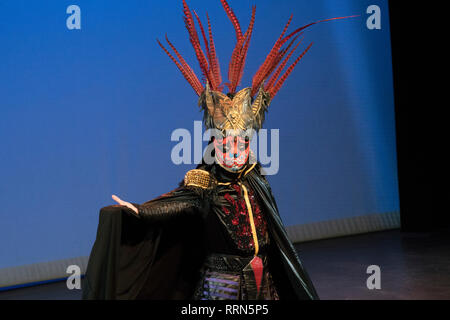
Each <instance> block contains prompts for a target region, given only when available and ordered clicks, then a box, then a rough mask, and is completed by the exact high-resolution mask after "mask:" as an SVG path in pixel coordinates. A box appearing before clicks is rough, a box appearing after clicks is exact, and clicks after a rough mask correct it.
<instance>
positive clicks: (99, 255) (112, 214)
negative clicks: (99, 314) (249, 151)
mask: <svg viewBox="0 0 450 320" xmlns="http://www.w3.org/2000/svg"><path fill="white" fill-rule="evenodd" d="M216 167H217V165H210V166H208V165H200V166H199V168H200V169H203V170H207V171H209V172H210V174H212V175H214V174H215V168H216ZM259 169H260V166H259V165H257V166H256V167H255V168H254V169H253V170H251V171H250V172H249V173H248V174H246V175H245V177H242V178H241V179H245V180H246V181H247V183H248V184H249V185H250V187H251V188H252V189H253V191H254V192H255V194H256V195H257V196H258V198H259V200H260V205H261V207H262V209H263V210H264V212H265V213H266V214H265V216H266V219H267V226H268V231H269V236H270V239H271V241H270V245H269V249H268V252H267V254H268V258H269V260H270V261H277V262H278V263H274V264H273V265H272V266H271V270H270V272H271V274H272V277H273V279H274V281H275V285H276V287H277V291H278V294H279V296H280V299H283V300H286V299H287V300H299V299H301V300H304V299H318V295H317V293H316V290H315V288H314V286H313V284H312V282H311V280H310V278H309V276H308V274H307V273H306V271H305V269H304V268H303V266H302V264H301V262H300V259H299V257H298V255H297V252H296V250H295V248H294V247H293V245H292V243H291V242H290V240H289V239H288V236H287V233H286V230H285V228H284V226H283V223H282V220H281V217H280V215H279V212H278V208H277V205H276V202H275V199H274V197H273V195H272V191H271V188H270V186H269V184H268V182H267V180H266V179H265V177H264V176H262V175H261V174H260V170H259ZM209 196H210V195H209V194H208V193H206V192H205V193H201V192H200V193H197V192H192V190H190V189H187V188H183V187H182V186H181V187H180V188H178V189H176V190H175V192H172V193H170V194H169V195H165V196H164V197H160V198H157V199H154V200H151V202H152V203H154V204H157V203H158V202H161V203H162V202H164V201H166V200H167V199H168V198H169V199H170V198H174V197H176V200H177V201H184V200H186V201H190V200H192V199H193V197H201V198H203V200H204V201H206V202H207V201H208V200H209V199H208V197H209ZM172 200H173V199H172ZM207 211H208V210H207ZM205 214H208V212H203V213H201V214H200V215H186V216H185V217H183V215H180V219H177V220H176V221H175V222H169V223H163V224H161V223H154V222H153V223H147V222H145V221H143V220H142V219H139V218H136V216H135V215H134V214H133V212H132V211H131V210H130V209H128V208H126V207H123V206H108V207H105V208H102V209H101V210H100V217H99V224H98V230H97V238H96V240H95V243H94V246H93V248H92V251H91V255H90V257H89V262H88V267H87V271H86V274H85V277H84V279H83V286H82V289H83V296H82V297H83V299H155V300H172V299H177V300H178V299H191V296H192V293H193V290H194V288H195V285H196V283H197V281H198V278H197V271H198V270H199V269H200V267H201V265H202V263H203V259H204V258H205V254H204V252H202V250H199V248H201V247H202V246H201V243H200V241H202V236H201V234H202V232H203V230H202V227H201V226H202V224H201V223H199V222H200V221H198V220H197V219H202V217H203V218H204V216H205ZM198 217H200V218H198Z"/></svg>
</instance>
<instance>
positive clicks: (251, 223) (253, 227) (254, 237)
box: [238, 182, 259, 256]
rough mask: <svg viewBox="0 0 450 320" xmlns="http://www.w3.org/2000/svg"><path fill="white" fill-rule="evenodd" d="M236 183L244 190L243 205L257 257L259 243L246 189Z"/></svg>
mask: <svg viewBox="0 0 450 320" xmlns="http://www.w3.org/2000/svg"><path fill="white" fill-rule="evenodd" d="M238 183H239V185H240V186H241V187H242V189H243V190H244V198H245V204H246V205H247V211H248V217H249V220H250V227H251V228H252V235H253V242H254V243H255V256H257V255H258V251H259V243H258V236H257V234H256V227H255V221H254V220H253V211H252V206H251V205H250V200H249V198H248V191H247V188H246V187H245V186H244V185H243V184H242V183H241V182H238Z"/></svg>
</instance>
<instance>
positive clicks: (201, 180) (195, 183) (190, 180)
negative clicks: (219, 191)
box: [184, 169, 214, 189]
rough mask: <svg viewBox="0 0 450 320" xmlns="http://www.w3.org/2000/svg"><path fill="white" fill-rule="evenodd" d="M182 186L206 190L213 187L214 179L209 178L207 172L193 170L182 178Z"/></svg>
mask: <svg viewBox="0 0 450 320" xmlns="http://www.w3.org/2000/svg"><path fill="white" fill-rule="evenodd" d="M184 184H185V185H186V186H192V187H199V188H202V189H208V188H212V186H213V185H214V178H213V177H211V175H210V174H209V172H208V171H205V170H200V169H193V170H190V171H188V172H187V173H186V175H185V176H184Z"/></svg>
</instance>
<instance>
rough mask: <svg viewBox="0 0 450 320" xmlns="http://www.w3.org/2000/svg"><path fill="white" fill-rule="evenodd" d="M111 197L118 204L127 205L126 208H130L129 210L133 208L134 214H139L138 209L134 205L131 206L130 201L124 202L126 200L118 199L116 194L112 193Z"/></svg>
mask: <svg viewBox="0 0 450 320" xmlns="http://www.w3.org/2000/svg"><path fill="white" fill-rule="evenodd" d="M112 198H113V199H114V201H116V202H117V203H118V204H120V205H121V206H125V207H128V208H130V209H131V210H133V211H134V212H136V214H139V211H138V209H137V208H136V207H135V206H133V205H132V204H131V203H129V202H126V201H123V200H122V199H120V198H119V197H118V196H116V195H114V194H113V195H112Z"/></svg>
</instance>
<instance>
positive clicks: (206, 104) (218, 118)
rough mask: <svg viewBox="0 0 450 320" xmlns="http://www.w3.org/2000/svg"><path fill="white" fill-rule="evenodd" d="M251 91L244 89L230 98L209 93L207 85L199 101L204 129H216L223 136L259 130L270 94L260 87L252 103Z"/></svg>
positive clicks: (218, 92)
mask: <svg viewBox="0 0 450 320" xmlns="http://www.w3.org/2000/svg"><path fill="white" fill-rule="evenodd" d="M251 91H252V88H245V89H242V90H240V91H239V92H237V93H236V94H235V95H234V96H232V97H230V96H229V95H226V94H224V93H222V92H220V91H211V90H210V88H209V85H208V83H207V84H206V89H205V91H204V93H203V94H202V95H201V97H200V100H199V105H200V106H202V107H203V109H204V110H205V125H206V127H207V128H208V129H213V128H214V129H218V130H220V131H221V132H222V134H223V135H224V136H225V135H226V134H225V132H226V131H236V132H242V131H246V130H249V129H254V130H259V129H260V128H261V127H262V123H263V122H264V113H265V111H266V110H267V108H268V107H269V104H270V94H269V93H267V92H265V91H264V88H263V86H261V88H260V90H259V93H258V95H257V96H256V98H255V99H254V101H253V103H252V97H251Z"/></svg>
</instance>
